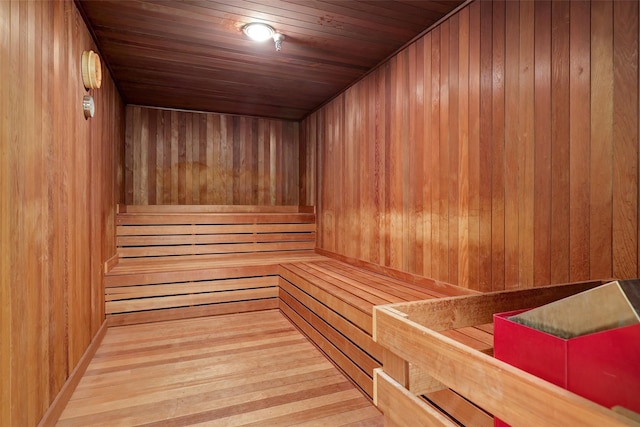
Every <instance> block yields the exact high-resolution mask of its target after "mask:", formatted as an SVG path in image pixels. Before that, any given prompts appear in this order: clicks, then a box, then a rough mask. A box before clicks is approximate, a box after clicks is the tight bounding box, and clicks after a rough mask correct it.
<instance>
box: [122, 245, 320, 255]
mask: <svg viewBox="0 0 640 427" xmlns="http://www.w3.org/2000/svg"><path fill="white" fill-rule="evenodd" d="M314 247H315V242H313V241H311V242H277V243H222V244H218V245H170V246H142V247H123V248H119V249H118V253H119V254H120V257H121V258H132V257H156V256H180V255H213V254H236V253H253V252H280V251H299V250H312V249H313V248H314Z"/></svg>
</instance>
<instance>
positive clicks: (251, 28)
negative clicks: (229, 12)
mask: <svg viewBox="0 0 640 427" xmlns="http://www.w3.org/2000/svg"><path fill="white" fill-rule="evenodd" d="M242 31H243V32H244V33H245V34H246V35H247V37H249V38H250V39H251V40H255V41H258V42H263V41H266V40H269V39H271V38H273V35H274V34H275V30H274V29H273V27H272V26H271V25H267V24H263V23H261V22H252V23H250V24H247V25H245V26H244V27H242Z"/></svg>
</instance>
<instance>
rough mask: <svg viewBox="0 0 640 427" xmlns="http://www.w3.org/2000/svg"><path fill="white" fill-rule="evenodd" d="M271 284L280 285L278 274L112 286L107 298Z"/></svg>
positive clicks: (173, 293) (213, 290) (106, 293)
mask: <svg viewBox="0 0 640 427" xmlns="http://www.w3.org/2000/svg"><path fill="white" fill-rule="evenodd" d="M269 286H278V277H277V276H266V277H248V278H242V279H226V280H205V281H201V282H184V283H175V284H174V283H170V284H153V285H143V286H121V287H111V288H106V289H105V300H106V301H117V300H121V299H133V298H145V297H153V296H164V295H181V294H193V293H204V292H217V291H230V290H238V289H254V288H264V287H269Z"/></svg>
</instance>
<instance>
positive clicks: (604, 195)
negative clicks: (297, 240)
mask: <svg viewBox="0 0 640 427" xmlns="http://www.w3.org/2000/svg"><path fill="white" fill-rule="evenodd" d="M638 21H639V10H638V1H636V0H632V1H609V0H607V1H594V2H588V1H571V2H565V1H553V2H552V1H545V0H538V1H535V2H530V1H522V2H518V1H499V0H497V1H476V2H473V3H471V4H470V5H469V6H467V7H465V8H464V9H462V10H461V11H460V12H459V13H457V14H456V15H454V16H452V17H451V18H450V19H448V20H446V21H444V22H443V23H442V24H441V25H439V26H438V27H436V28H435V29H433V31H430V32H429V33H428V34H426V35H425V36H424V37H422V38H420V39H419V40H417V41H416V42H415V43H413V44H412V45H410V46H409V47H408V48H407V49H405V50H403V51H402V52H401V53H399V54H398V55H396V56H395V57H393V58H392V59H391V60H390V61H389V62H387V63H386V64H385V65H384V66H382V67H380V68H379V69H377V70H376V71H375V72H373V73H372V74H370V75H369V76H368V77H366V78H365V79H364V80H362V81H361V82H359V83H358V84H356V85H355V86H353V87H351V88H350V89H349V90H347V91H346V92H345V93H343V94H341V95H340V96H338V97H337V98H336V99H334V100H333V101H332V102H330V103H329V104H328V105H326V106H324V107H323V108H322V109H320V110H318V111H317V112H315V113H314V114H312V115H311V116H309V117H308V118H307V119H306V120H305V121H304V123H303V124H302V130H303V132H304V133H305V134H307V135H309V137H308V138H307V141H308V142H309V144H311V145H312V146H313V145H315V144H317V156H318V159H317V164H318V173H317V186H318V190H317V194H318V201H317V209H318V221H319V233H318V243H319V247H321V248H323V249H326V250H329V251H334V252H337V253H340V254H343V255H347V256H350V257H355V258H360V259H363V260H366V261H370V262H373V263H377V264H380V265H383V266H389V267H392V268H396V269H400V270H403V271H408V272H412V273H417V274H422V275H425V276H429V277H432V278H435V279H438V280H443V281H447V282H450V283H454V284H458V285H461V286H464V287H468V288H473V289H478V290H481V291H491V290H501V289H505V288H514V287H531V286H540V285H545V284H550V283H561V282H568V281H579V280H585V279H590V278H593V279H596V278H608V277H612V276H615V277H619V278H629V277H636V276H638V275H639V274H640V272H639V271H638V269H639V255H640V252H639V251H638V244H639V239H638V232H639V229H638V221H639V220H638V218H639V213H640V210H639V205H638V155H639V149H638V134H639V122H638V97H639V94H638V88H639V78H638V43H639V41H638V40H639V29H638V27H639V25H638Z"/></svg>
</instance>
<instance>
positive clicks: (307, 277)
mask: <svg viewBox="0 0 640 427" xmlns="http://www.w3.org/2000/svg"><path fill="white" fill-rule="evenodd" d="M279 276H280V309H281V311H282V312H283V313H284V314H285V316H287V317H288V318H289V319H290V320H291V322H292V323H293V324H295V325H296V326H297V327H298V328H299V329H300V330H301V331H302V332H303V333H304V334H305V335H306V336H307V337H309V338H310V339H311V341H313V342H314V343H315V344H316V346H317V347H318V348H319V349H320V350H321V351H322V352H323V353H324V354H325V355H326V356H327V357H328V358H329V359H330V360H331V361H333V363H334V364H335V365H336V366H337V367H338V368H339V369H341V370H342V371H343V372H344V373H345V374H346V376H347V377H349V378H350V379H351V380H352V382H353V383H354V384H356V385H357V386H358V387H359V388H360V389H361V390H362V391H363V392H364V393H365V394H366V395H367V396H369V397H370V398H372V397H373V372H374V370H375V369H376V368H378V367H380V366H381V364H382V362H383V360H384V359H385V354H384V349H383V348H382V347H381V346H379V345H378V344H376V343H375V342H374V341H373V339H372V330H373V324H372V314H373V308H374V306H376V305H384V304H389V303H393V302H404V301H418V300H428V299H434V298H441V297H445V296H450V295H460V294H464V293H470V291H469V292H467V291H465V290H463V289H462V288H458V287H455V286H451V285H446V284H441V283H437V282H435V281H426V280H425V282H426V284H425V283H423V284H416V283H410V282H408V281H405V280H400V279H397V278H393V277H390V276H388V275H385V274H381V273H378V272H375V271H372V270H371V269H369V268H363V267H359V266H356V265H354V264H353V263H345V262H342V261H339V260H335V259H327V260H324V261H307V262H298V263H290V264H283V265H281V266H280V270H279ZM469 329H470V331H466V332H465V331H463V332H457V333H458V334H459V335H461V336H462V337H463V338H462V339H463V340H465V341H466V342H467V343H469V344H470V345H473V346H475V347H479V348H487V347H490V345H488V344H487V343H486V342H484V343H483V342H482V341H481V340H478V339H477V337H478V336H479V335H482V334H484V335H489V334H487V333H486V332H483V331H481V330H480V329H476V328H469ZM489 336H490V335H489ZM485 338H486V337H485Z"/></svg>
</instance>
